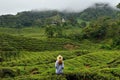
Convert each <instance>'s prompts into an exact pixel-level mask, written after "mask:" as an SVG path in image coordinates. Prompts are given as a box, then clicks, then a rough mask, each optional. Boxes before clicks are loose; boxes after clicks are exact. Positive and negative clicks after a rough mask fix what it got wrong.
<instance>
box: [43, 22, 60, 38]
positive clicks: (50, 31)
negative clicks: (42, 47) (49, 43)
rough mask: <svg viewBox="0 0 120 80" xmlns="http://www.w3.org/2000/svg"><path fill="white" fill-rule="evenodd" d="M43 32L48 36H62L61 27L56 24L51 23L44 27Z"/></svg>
mask: <svg viewBox="0 0 120 80" xmlns="http://www.w3.org/2000/svg"><path fill="white" fill-rule="evenodd" d="M45 33H46V35H47V37H48V38H53V37H61V36H62V27H61V26H57V25H56V24H51V25H50V26H47V27H46V28H45Z"/></svg>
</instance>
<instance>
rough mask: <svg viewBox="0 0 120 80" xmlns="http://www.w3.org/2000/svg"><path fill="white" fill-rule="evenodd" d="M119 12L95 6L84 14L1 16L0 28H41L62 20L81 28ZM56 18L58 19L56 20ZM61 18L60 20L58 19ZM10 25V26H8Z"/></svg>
mask: <svg viewBox="0 0 120 80" xmlns="http://www.w3.org/2000/svg"><path fill="white" fill-rule="evenodd" d="M116 14H117V10H115V9H113V8H112V7H110V6H109V5H108V4H95V5H93V6H92V7H89V8H87V9H85V10H84V11H82V12H76V13H75V12H66V11H63V12H60V11H55V10H53V11H52V10H51V11H49V10H48V11H24V12H20V13H18V14H16V15H2V16H0V27H15V28H21V27H29V26H39V27H45V25H49V24H52V23H58V24H61V23H62V19H64V20H65V23H66V24H68V25H69V24H72V25H73V26H79V25H80V24H81V22H79V20H82V21H91V20H95V19H97V18H99V17H102V16H108V17H112V18H116V17H117V15H116ZM56 16H59V17H57V19H56ZM58 18H59V19H58ZM8 25H9V26H8Z"/></svg>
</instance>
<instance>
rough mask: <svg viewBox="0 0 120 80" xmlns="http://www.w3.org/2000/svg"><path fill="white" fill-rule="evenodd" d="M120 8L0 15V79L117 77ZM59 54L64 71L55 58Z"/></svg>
mask: <svg viewBox="0 0 120 80" xmlns="http://www.w3.org/2000/svg"><path fill="white" fill-rule="evenodd" d="M119 35H120V12H119V11H118V10H115V9H113V8H111V7H110V6H109V5H108V4H95V5H93V6H92V7H89V8H87V9H85V10H84V11H82V12H76V13H74V12H65V11H64V12H59V11H55V10H53V11H51V10H49V11H40V12H39V11H25V12H20V13H18V14H16V15H2V16H0V80H120V36H119ZM58 55H62V56H63V60H64V69H63V71H64V74H61V75H56V73H55V69H56V68H55V62H56V58H57V56H58Z"/></svg>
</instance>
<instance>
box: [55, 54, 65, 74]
mask: <svg viewBox="0 0 120 80" xmlns="http://www.w3.org/2000/svg"><path fill="white" fill-rule="evenodd" d="M55 68H56V74H63V69H64V62H63V57H62V56H61V55H59V56H58V57H57V60H56V62H55Z"/></svg>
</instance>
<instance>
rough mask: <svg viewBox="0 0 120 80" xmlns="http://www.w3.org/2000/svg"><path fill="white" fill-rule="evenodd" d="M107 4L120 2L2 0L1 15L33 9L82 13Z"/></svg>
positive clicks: (106, 0) (108, 0) (98, 0)
mask: <svg viewBox="0 0 120 80" xmlns="http://www.w3.org/2000/svg"><path fill="white" fill-rule="evenodd" d="M97 2H105V3H110V4H111V5H112V6H115V5H117V4H118V3H119V2H120V1H119V0H0V15H1V14H8V13H12V14H16V13H17V12H21V11H26V10H27V11H28V10H32V9H39V10H44V9H57V10H64V9H68V10H73V11H81V10H83V9H85V8H87V7H89V6H91V5H93V4H94V3H97Z"/></svg>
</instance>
